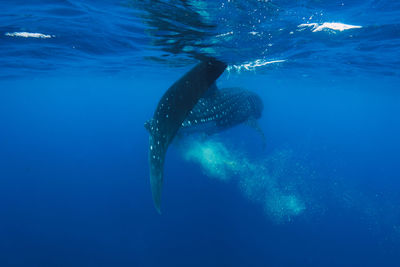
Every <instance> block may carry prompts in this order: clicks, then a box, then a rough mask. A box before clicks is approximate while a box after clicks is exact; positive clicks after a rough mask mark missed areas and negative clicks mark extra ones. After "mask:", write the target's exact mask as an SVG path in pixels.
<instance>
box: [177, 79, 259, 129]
mask: <svg viewBox="0 0 400 267" xmlns="http://www.w3.org/2000/svg"><path fill="white" fill-rule="evenodd" d="M210 91H211V92H207V95H206V96H204V97H203V98H201V99H200V100H199V102H198V103H197V104H196V106H194V108H193V109H192V110H191V111H190V112H189V115H188V116H187V118H186V119H185V121H184V122H183V123H182V125H181V129H180V130H179V133H180V134H181V133H183V134H185V133H195V132H203V133H207V134H213V133H217V132H220V131H223V130H225V129H228V128H231V127H234V126H236V125H238V124H241V123H248V124H250V126H253V127H255V128H257V127H258V126H257V125H256V124H255V123H256V121H255V120H256V119H259V118H260V117H261V114H262V111H263V108H264V105H263V102H262V100H261V98H260V97H259V96H258V95H257V94H256V93H254V92H251V91H248V90H246V89H243V88H240V87H234V88H223V89H221V90H218V89H217V88H216V87H214V88H210Z"/></svg>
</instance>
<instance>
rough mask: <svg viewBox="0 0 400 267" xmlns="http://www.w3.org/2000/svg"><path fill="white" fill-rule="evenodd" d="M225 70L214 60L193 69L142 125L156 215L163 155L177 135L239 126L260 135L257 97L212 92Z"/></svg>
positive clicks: (241, 91)
mask: <svg viewBox="0 0 400 267" xmlns="http://www.w3.org/2000/svg"><path fill="white" fill-rule="evenodd" d="M225 68H226V65H225V64H224V63H222V62H220V61H217V60H214V59H211V60H207V61H203V62H201V63H199V64H198V65H196V66H195V67H194V68H193V69H192V70H190V71H189V72H188V73H186V74H185V75H184V76H183V77H182V78H181V79H179V80H178V81H177V82H175V83H174V84H173V85H172V86H171V87H170V88H169V89H168V90H167V91H166V92H165V94H164V95H163V97H162V98H161V100H160V101H159V103H158V105H157V108H156V110H155V112H154V116H153V118H152V119H150V120H149V121H147V122H146V123H145V127H146V129H147V130H148V131H149V133H150V136H149V163H150V185H151V191H152V195H153V201H154V205H155V208H156V209H157V211H158V212H159V213H161V210H160V206H161V192H162V184H163V167H164V159H165V154H166V152H167V149H168V146H169V145H170V144H171V142H172V141H173V139H174V137H175V136H176V135H177V134H181V133H182V134H183V133H185V134H188V133H193V132H204V133H208V134H212V133H216V132H219V131H222V130H224V129H227V128H230V127H233V126H235V125H237V124H240V123H243V122H248V123H249V124H250V125H251V126H254V127H255V128H256V129H257V130H258V131H259V132H260V133H262V131H261V130H260V128H259V127H258V126H257V124H256V122H255V120H256V119H258V118H259V117H260V116H261V112H262V109H263V104H262V101H261V99H260V97H259V96H258V95H256V94H255V93H252V92H250V91H248V90H245V89H242V88H224V89H221V90H218V89H217V88H216V85H215V81H216V79H218V77H219V76H220V75H221V74H222V73H223V72H224V70H225ZM262 136H263V134H262Z"/></svg>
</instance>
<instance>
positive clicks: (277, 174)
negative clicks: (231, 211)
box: [181, 137, 306, 223]
mask: <svg viewBox="0 0 400 267" xmlns="http://www.w3.org/2000/svg"><path fill="white" fill-rule="evenodd" d="M181 152H182V154H183V157H184V159H185V160H188V161H192V162H196V163H198V164H199V165H200V166H201V168H202V170H203V172H204V174H205V175H207V176H208V177H211V178H216V179H220V180H221V181H233V182H235V183H237V185H238V186H239V188H240V190H241V192H242V193H243V194H244V195H245V196H246V197H247V198H248V199H250V200H251V201H253V202H255V203H258V204H261V205H262V206H263V208H264V211H265V213H266V215H267V216H268V217H269V218H270V219H271V220H272V221H274V222H276V223H284V222H288V221H291V220H292V219H293V218H294V217H295V216H298V215H300V214H302V213H303V212H304V211H305V210H306V203H305V200H304V199H303V197H302V196H300V194H299V193H298V192H297V188H296V186H295V185H294V184H290V183H286V181H287V179H283V180H284V181H283V180H280V178H281V177H282V176H283V175H286V173H285V171H284V170H283V169H284V168H288V167H291V168H293V167H294V166H288V165H289V164H290V158H291V152H290V151H287V150H282V151H278V152H275V153H272V154H271V155H269V156H268V157H267V158H265V159H261V160H251V159H250V158H249V157H247V156H246V155H245V154H244V153H243V152H240V151H237V150H235V149H234V148H231V147H230V146H229V145H227V144H226V143H224V142H221V141H219V140H218V139H216V138H214V137H211V138H208V139H202V138H201V137H188V138H187V139H185V140H184V141H183V145H182V146H181ZM293 178H294V177H293Z"/></svg>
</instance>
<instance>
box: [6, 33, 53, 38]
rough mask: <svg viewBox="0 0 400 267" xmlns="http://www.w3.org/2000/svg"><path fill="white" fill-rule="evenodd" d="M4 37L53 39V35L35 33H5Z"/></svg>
mask: <svg viewBox="0 0 400 267" xmlns="http://www.w3.org/2000/svg"><path fill="white" fill-rule="evenodd" d="M4 35H5V36H10V37H24V38H41V39H48V38H53V37H55V36H54V35H48V34H43V33H37V32H6V33H5V34H4Z"/></svg>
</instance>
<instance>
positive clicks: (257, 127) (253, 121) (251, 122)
mask: <svg viewBox="0 0 400 267" xmlns="http://www.w3.org/2000/svg"><path fill="white" fill-rule="evenodd" d="M245 123H246V124H247V125H248V126H250V127H251V128H253V129H254V130H256V132H257V133H258V134H259V135H260V137H261V140H262V143H263V149H265V148H266V147H267V141H266V138H265V134H264V131H263V130H262V129H261V127H260V125H259V124H258V122H257V120H256V119H254V118H249V119H248V120H247V121H246V122H245Z"/></svg>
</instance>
